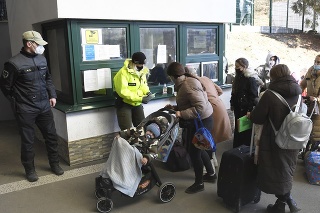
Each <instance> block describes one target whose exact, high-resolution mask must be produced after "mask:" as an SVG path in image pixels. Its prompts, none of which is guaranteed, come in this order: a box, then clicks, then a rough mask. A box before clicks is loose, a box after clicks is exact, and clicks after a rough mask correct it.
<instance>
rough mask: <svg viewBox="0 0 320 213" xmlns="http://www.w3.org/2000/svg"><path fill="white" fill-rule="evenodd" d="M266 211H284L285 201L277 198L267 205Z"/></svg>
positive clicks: (276, 212) (273, 212)
mask: <svg viewBox="0 0 320 213" xmlns="http://www.w3.org/2000/svg"><path fill="white" fill-rule="evenodd" d="M267 212H268V213H285V212H286V203H285V202H283V201H281V200H279V199H278V200H277V201H276V203H275V204H269V205H268V207H267Z"/></svg>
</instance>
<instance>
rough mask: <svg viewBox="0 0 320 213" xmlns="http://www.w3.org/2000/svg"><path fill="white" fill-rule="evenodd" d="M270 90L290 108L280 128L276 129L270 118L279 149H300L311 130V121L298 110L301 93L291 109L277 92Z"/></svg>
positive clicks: (305, 143) (304, 144)
mask: <svg viewBox="0 0 320 213" xmlns="http://www.w3.org/2000/svg"><path fill="white" fill-rule="evenodd" d="M269 91H271V92H272V93H273V94H274V95H276V96H277V97H278V98H279V99H280V100H281V102H282V103H283V104H285V105H287V106H288V108H289V109H290V112H289V114H288V115H287V116H286V117H285V119H284V121H283V122H282V124H281V126H280V129H279V130H278V131H276V129H275V127H274V125H273V123H272V121H271V119H270V118H269V120H270V123H271V126H272V128H273V131H274V133H275V135H276V140H275V142H276V144H277V145H278V146H279V147H280V148H281V149H302V148H305V147H306V145H307V143H308V140H309V137H310V134H311V130H312V126H313V125H312V121H311V119H310V117H311V116H310V117H308V116H307V115H306V114H305V113H303V112H299V109H300V104H301V95H300V96H299V99H298V102H297V104H296V105H295V110H294V111H292V109H291V108H290V106H289V105H288V103H287V101H286V100H285V99H284V98H283V97H282V96H281V95H280V94H279V93H277V92H275V91H273V90H269Z"/></svg>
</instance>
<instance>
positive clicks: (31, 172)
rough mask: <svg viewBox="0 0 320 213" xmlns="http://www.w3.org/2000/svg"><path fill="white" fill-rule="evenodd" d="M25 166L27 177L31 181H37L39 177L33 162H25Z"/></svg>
mask: <svg viewBox="0 0 320 213" xmlns="http://www.w3.org/2000/svg"><path fill="white" fill-rule="evenodd" d="M23 166H24V170H25V172H26V178H27V180H28V181H29V182H35V181H37V180H38V179H39V178H38V175H37V172H36V170H35V168H34V165H33V163H32V164H23Z"/></svg>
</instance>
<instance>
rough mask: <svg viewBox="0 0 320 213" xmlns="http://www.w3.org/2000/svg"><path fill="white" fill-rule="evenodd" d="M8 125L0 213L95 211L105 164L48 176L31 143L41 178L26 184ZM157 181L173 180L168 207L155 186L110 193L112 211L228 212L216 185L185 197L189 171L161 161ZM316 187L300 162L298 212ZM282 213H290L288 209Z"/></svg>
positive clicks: (319, 205)
mask: <svg viewBox="0 0 320 213" xmlns="http://www.w3.org/2000/svg"><path fill="white" fill-rule="evenodd" d="M19 140H20V139H19V135H18V132H17V129H16V124H15V122H13V121H9V122H3V121H2V122H0V212H1V213H21V212H23V213H44V212H45V213H57V212H59V213H63V212H68V213H82V212H83V213H87V212H97V210H96V201H97V200H96V198H95V196H94V179H95V177H96V176H97V175H98V173H99V172H100V171H101V168H102V166H103V163H104V162H105V160H101V161H97V162H91V163H87V164H85V165H80V166H77V167H69V166H68V165H67V164H66V163H64V162H62V163H61V165H62V167H63V168H64V169H65V171H66V172H65V174H64V175H63V176H59V177H58V176H55V175H53V174H52V173H51V172H50V170H49V166H48V161H47V157H46V154H45V147H44V145H43V144H42V143H37V144H36V159H35V165H36V169H37V172H38V175H39V176H40V178H39V181H38V182H35V183H29V182H27V181H26V180H25V178H24V171H23V168H22V166H21V163H20V142H19ZM217 147H218V151H217V157H218V160H220V159H221V154H222V153H223V151H225V150H228V149H230V148H231V147H232V144H231V142H225V143H220V144H218V145H217ZM155 166H156V169H157V172H158V173H159V176H160V178H161V180H162V182H167V181H169V182H173V183H174V184H175V186H176V196H175V198H174V199H173V200H172V201H171V202H170V203H165V204H164V203H161V202H160V201H159V198H158V195H157V190H158V187H157V186H155V187H154V188H153V189H152V190H151V191H149V192H148V193H146V194H144V195H142V196H139V197H134V198H129V197H124V196H121V195H120V193H119V192H117V191H116V192H114V193H113V197H112V201H113V203H114V208H113V210H112V212H118V213H119V212H141V213H149V212H152V213H158V212H159V213H160V212H161V213H163V212H167V213H171V212H184V213H193V212H202V213H207V212H208V213H209V212H210V213H211V212H217V213H227V212H232V210H231V209H228V208H226V207H225V205H224V204H223V202H222V199H221V198H219V197H218V196H217V193H216V192H217V186H216V184H210V183H206V184H205V191H203V192H200V193H197V194H192V195H190V194H186V193H185V192H184V190H185V189H186V188H187V187H188V186H189V185H191V184H192V183H193V177H194V176H193V171H192V170H191V169H190V170H188V171H185V172H178V173H172V172H169V171H167V170H166V169H165V167H164V165H163V164H162V163H160V162H156V163H155ZM319 189H320V188H319V186H314V185H310V184H308V182H307V180H306V179H305V177H304V167H303V165H302V161H300V160H299V163H298V168H297V170H296V173H295V178H294V187H293V190H292V194H293V197H294V198H295V199H296V201H297V202H298V204H299V206H300V207H301V208H302V211H301V213H318V212H320V211H319V209H320V202H319V196H320V192H319ZM274 201H275V197H274V196H273V195H266V194H262V197H261V201H260V202H259V203H258V204H248V205H246V206H244V207H243V208H242V211H241V212H245V213H246V212H248V213H253V212H258V213H260V212H261V213H262V212H266V211H265V209H266V206H267V205H268V204H269V203H274ZM286 212H289V209H288V207H287V209H286Z"/></svg>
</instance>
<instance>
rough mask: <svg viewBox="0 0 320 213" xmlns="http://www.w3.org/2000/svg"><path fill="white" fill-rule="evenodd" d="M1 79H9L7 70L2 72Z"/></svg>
mask: <svg viewBox="0 0 320 213" xmlns="http://www.w3.org/2000/svg"><path fill="white" fill-rule="evenodd" d="M2 77H3V78H8V77H9V72H8V71H7V70H3V72H2Z"/></svg>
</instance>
